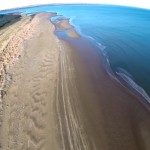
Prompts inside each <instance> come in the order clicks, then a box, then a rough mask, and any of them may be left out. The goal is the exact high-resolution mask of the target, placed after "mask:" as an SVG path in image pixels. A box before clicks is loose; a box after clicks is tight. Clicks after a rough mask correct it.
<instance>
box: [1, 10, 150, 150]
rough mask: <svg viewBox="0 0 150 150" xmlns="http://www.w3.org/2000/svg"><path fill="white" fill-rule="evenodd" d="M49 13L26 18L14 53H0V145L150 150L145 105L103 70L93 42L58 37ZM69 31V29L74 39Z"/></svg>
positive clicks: (35, 149) (11, 148)
mask: <svg viewBox="0 0 150 150" xmlns="http://www.w3.org/2000/svg"><path fill="white" fill-rule="evenodd" d="M53 15H55V14H52V13H39V14H36V15H35V16H34V17H33V18H32V19H31V18H30V19H29V20H28V22H27V23H25V24H24V25H23V28H20V29H18V30H19V31H18V32H16V34H15V35H13V37H11V38H10V39H12V40H13V41H16V40H18V41H17V43H15V45H14V46H15V50H16V51H15V52H16V53H15V54H14V53H9V55H2V56H3V61H1V66H2V67H1V68H2V71H1V72H2V73H3V74H4V77H3V79H5V80H2V82H1V83H2V84H1V91H3V92H2V93H3V94H2V95H3V96H1V103H0V105H1V110H0V149H2V150H7V149H8V150H16V149H18V150H27V149H28V150H50V149H52V150H101V149H102V150H149V149H150V117H149V116H150V113H149V111H148V110H147V109H146V108H145V107H144V106H143V105H142V104H141V103H140V102H139V100H138V98H137V96H136V95H134V94H132V93H131V92H129V91H128V90H127V89H125V88H123V87H122V86H121V85H120V84H119V83H117V82H116V81H115V80H114V79H112V78H111V77H110V76H109V75H108V74H107V72H106V71H105V69H104V66H103V63H102V60H101V57H100V55H99V54H98V53H97V51H95V50H94V49H93V47H92V46H90V45H88V43H80V42H79V43H78V44H79V45H80V44H83V45H82V46H81V48H80V49H75V48H74V49H73V48H72V47H71V46H70V45H69V44H67V42H65V41H63V40H60V39H59V38H58V37H57V36H56V35H55V34H54V30H55V26H54V25H53V24H52V23H51V22H50V21H49V18H50V17H52V16H53ZM68 23H69V22H67V25H65V23H64V22H63V30H65V28H66V29H67V28H68V26H69V25H68ZM29 29H30V30H29ZM29 31H31V32H29ZM76 34H77V33H76V32H73V33H72V34H71V33H69V34H68V36H69V35H71V36H70V38H77V39H78V40H79V41H80V39H79V37H80V36H79V35H76ZM8 43H9V44H7V45H8V46H9V45H10V48H12V44H13V43H14V42H11V40H8ZM4 47H5V46H4ZM10 48H8V49H6V50H5V51H6V52H7V51H9V50H10ZM13 52H14V49H13ZM6 54H7V53H6ZM6 56H10V59H7V58H9V57H6ZM2 85H7V86H2Z"/></svg>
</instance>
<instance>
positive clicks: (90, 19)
mask: <svg viewBox="0 0 150 150" xmlns="http://www.w3.org/2000/svg"><path fill="white" fill-rule="evenodd" d="M40 11H48V12H57V13H58V14H59V15H63V16H64V17H67V18H71V23H72V24H73V25H75V26H76V30H78V32H79V33H80V34H82V35H84V36H85V35H86V36H87V37H90V39H93V40H94V43H95V42H96V43H97V44H98V45H99V46H100V48H101V49H103V50H105V53H106V55H107V57H108V59H109V63H110V66H111V68H112V70H113V72H114V73H115V74H116V76H117V75H120V76H121V75H122V79H124V80H126V81H127V82H128V81H129V77H130V79H132V81H133V80H134V82H136V83H137V84H138V85H139V86H141V87H142V88H143V89H144V90H145V91H146V92H147V93H148V95H150V10H145V9H138V8H132V7H123V6H111V5H53V6H50V5H49V6H38V7H32V8H23V9H14V10H8V11H1V12H0V13H10V12H23V13H29V14H30V13H32V12H40ZM104 48H105V49H104ZM116 72H117V73H116ZM125 77H127V78H125ZM131 83H132V82H130V83H129V84H131ZM134 87H136V86H134ZM137 90H138V89H137ZM139 92H140V91H139ZM144 94H145V93H144Z"/></svg>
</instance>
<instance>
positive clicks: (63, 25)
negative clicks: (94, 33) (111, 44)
mask: <svg viewBox="0 0 150 150" xmlns="http://www.w3.org/2000/svg"><path fill="white" fill-rule="evenodd" d="M57 20H59V18H57V19H56V20H54V21H53V24H54V25H55V27H56V29H55V30H56V32H58V31H57V28H59V29H60V32H67V31H68V30H69V29H73V31H75V35H74V33H72V34H70V35H69V34H68V33H65V34H66V35H67V36H68V37H70V38H80V36H81V35H82V36H83V38H85V39H87V41H88V40H90V41H91V42H92V43H93V44H94V47H96V46H97V47H98V50H97V52H98V53H99V54H100V59H102V60H103V66H104V68H105V69H106V71H107V73H108V74H109V76H110V78H112V79H113V80H115V81H116V82H117V83H118V84H120V85H121V86H122V88H125V90H127V91H129V92H130V93H131V94H133V95H135V96H136V97H137V99H138V100H139V101H140V102H141V103H142V105H144V106H145V107H146V108H147V109H148V110H149V111H150V101H149V99H150V96H149V95H148V94H147V93H146V91H145V90H144V89H143V88H142V87H141V86H139V85H138V84H137V83H136V82H134V81H133V80H132V79H131V80H132V81H133V82H134V83H135V84H137V86H138V88H139V89H140V88H141V90H143V91H144V92H145V94H146V95H145V94H144V95H143V93H141V92H140V91H139V90H138V89H135V88H134V87H133V85H131V84H129V83H128V82H127V81H126V80H124V79H123V78H122V77H120V76H119V75H118V74H117V73H116V72H115V73H116V74H115V73H114V72H113V70H112V69H111V67H110V64H109V60H108V57H107V54H106V52H105V53H104V51H105V50H102V46H99V45H98V43H97V41H95V39H93V37H92V39H91V37H88V36H87V35H85V34H84V33H81V35H79V34H78V32H77V31H76V30H75V29H76V27H75V25H72V24H71V23H70V18H69V19H66V18H62V16H61V17H60V22H59V23H55V21H56V22H57ZM56 35H57V33H56ZM103 47H104V46H103ZM104 49H105V48H104ZM145 96H148V97H147V98H148V99H147V98H146V97H145Z"/></svg>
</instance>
